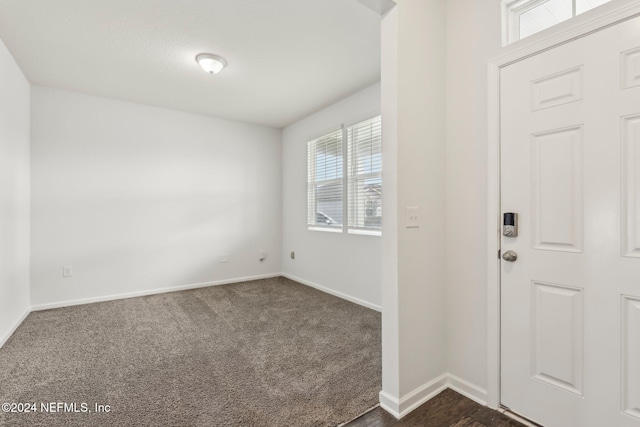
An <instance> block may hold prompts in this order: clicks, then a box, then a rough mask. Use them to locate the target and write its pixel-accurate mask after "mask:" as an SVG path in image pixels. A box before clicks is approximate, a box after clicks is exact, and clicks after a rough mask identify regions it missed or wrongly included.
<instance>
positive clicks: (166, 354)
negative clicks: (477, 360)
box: [0, 278, 381, 427]
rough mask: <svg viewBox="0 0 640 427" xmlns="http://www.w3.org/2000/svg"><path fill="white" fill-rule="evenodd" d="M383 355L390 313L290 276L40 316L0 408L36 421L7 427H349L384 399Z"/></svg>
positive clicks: (24, 335)
mask: <svg viewBox="0 0 640 427" xmlns="http://www.w3.org/2000/svg"><path fill="white" fill-rule="evenodd" d="M380 357H381V350H380V314H379V313H377V312H375V311H373V310H369V309H367V308H364V307H361V306H358V305H355V304H352V303H350V302H347V301H344V300H342V299H339V298H336V297H333V296H331V295H328V294H325V293H323V292H320V291H316V290H315V289H312V288H309V287H307V286H304V285H301V284H298V283H296V282H293V281H291V280H288V279H285V278H276V279H266V280H259V281H253V282H245V283H239V284H232V285H224V286H215V287H209V288H202V289H195V290H189V291H182V292H173V293H167V294H161V295H152V296H146V297H139V298H132V299H126V300H119V301H109V302H102V303H95V304H88V305H82V306H75V307H66V308H61V309H55V310H48V311H41V312H34V313H31V314H30V315H29V316H28V317H27V319H26V320H25V321H24V323H23V324H22V325H21V326H20V327H19V328H18V330H17V331H16V332H15V334H14V335H13V336H12V337H11V338H10V339H9V341H8V342H7V343H6V344H5V346H4V347H3V348H2V349H0V403H4V402H20V403H27V402H30V403H35V404H36V408H37V412H36V413H2V412H0V426H7V427H8V426H51V427H56V426H92V427H96V426H181V427H187V426H207V427H210V426H236V425H237V426H239V425H242V426H331V425H338V424H340V423H342V422H346V421H349V420H350V419H352V418H354V417H356V416H357V415H359V414H361V413H362V412H364V411H365V410H367V409H368V408H370V407H372V406H374V405H375V404H376V403H377V402H378V392H379V390H380V388H381V377H380V376H381V373H380V370H381V368H380V366H381V365H380V363H381V362H380ZM48 402H56V403H57V402H61V403H67V404H73V403H75V404H76V406H77V410H78V411H82V410H83V409H85V407H83V406H82V403H85V404H87V407H86V408H87V409H88V410H90V411H91V412H86V413H83V412H79V413H69V412H64V406H62V407H61V408H62V409H61V410H62V411H63V412H57V413H42V412H41V410H42V406H41V403H45V406H46V404H47V403H48ZM96 403H97V404H102V405H109V406H110V412H109V413H105V412H102V413H96V412H95V404H96ZM53 406H54V408H56V409H60V408H59V407H58V406H57V405H53ZM67 409H72V406H68V407H67Z"/></svg>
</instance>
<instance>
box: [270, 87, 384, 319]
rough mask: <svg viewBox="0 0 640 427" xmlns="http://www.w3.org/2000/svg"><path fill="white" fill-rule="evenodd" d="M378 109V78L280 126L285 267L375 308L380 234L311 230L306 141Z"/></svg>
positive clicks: (378, 298) (298, 276)
mask: <svg viewBox="0 0 640 427" xmlns="http://www.w3.org/2000/svg"><path fill="white" fill-rule="evenodd" d="M379 114H380V84H375V85H373V86H371V87H368V88H366V89H364V90H362V91H360V92H358V93H356V94H354V95H352V96H350V97H348V98H345V99H343V100H341V101H339V102H337V103H336V104H333V105H331V106H329V107H327V108H325V109H323V110H321V111H319V112H317V113H315V114H313V115H311V116H309V117H306V118H304V119H302V120H300V121H298V122H296V123H294V124H292V125H290V126H288V127H287V128H285V129H284V130H283V132H282V167H283V173H282V188H283V190H282V196H283V199H282V206H283V209H282V214H283V216H282V224H283V228H282V231H283V234H282V250H283V255H282V271H283V272H284V274H285V275H287V276H289V277H291V278H295V279H298V280H300V281H302V282H303V283H308V284H312V285H315V286H317V287H321V288H324V290H326V291H328V292H331V293H334V294H337V295H340V296H343V297H346V298H347V299H351V300H352V301H357V302H359V303H361V304H364V305H367V306H369V307H372V308H376V309H379V307H380V304H381V295H380V265H379V260H380V237H378V236H363V235H353V234H345V233H329V232H322V231H309V230H307V141H309V140H311V139H314V138H316V137H319V136H322V135H324V134H326V133H328V132H331V131H334V130H336V129H339V128H340V126H341V125H342V124H344V125H346V126H349V125H351V124H354V123H357V122H359V121H362V120H365V119H368V118H371V117H374V116H376V115H379ZM291 251H295V253H296V257H295V259H291V258H290V256H289V254H290V252H291Z"/></svg>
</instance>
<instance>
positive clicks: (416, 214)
mask: <svg viewBox="0 0 640 427" xmlns="http://www.w3.org/2000/svg"><path fill="white" fill-rule="evenodd" d="M404 222H405V227H406V228H418V227H420V208H418V207H415V206H407V207H406V209H405V220H404Z"/></svg>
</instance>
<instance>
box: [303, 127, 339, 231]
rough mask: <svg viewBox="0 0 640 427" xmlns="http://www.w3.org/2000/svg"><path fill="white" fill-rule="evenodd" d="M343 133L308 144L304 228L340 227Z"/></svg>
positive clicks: (329, 135)
mask: <svg viewBox="0 0 640 427" xmlns="http://www.w3.org/2000/svg"><path fill="white" fill-rule="evenodd" d="M343 167H344V166H343V156H342V130H337V131H335V132H332V133H330V134H328V135H324V136H322V137H320V138H317V139H314V140H313V141H309V142H308V143H307V225H312V226H318V227H341V226H342V200H343V199H342V194H343V191H342V178H343Z"/></svg>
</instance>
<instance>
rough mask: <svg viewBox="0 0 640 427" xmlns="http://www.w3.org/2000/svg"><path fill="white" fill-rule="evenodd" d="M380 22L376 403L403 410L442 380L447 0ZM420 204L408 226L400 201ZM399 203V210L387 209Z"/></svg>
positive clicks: (406, 8) (405, 1) (409, 4)
mask: <svg viewBox="0 0 640 427" xmlns="http://www.w3.org/2000/svg"><path fill="white" fill-rule="evenodd" d="M397 3H398V5H397V6H396V7H395V8H394V10H392V11H391V12H390V13H389V14H388V15H387V16H386V17H385V18H384V20H383V26H382V34H383V36H382V37H383V38H382V46H383V47H382V61H383V69H382V73H383V74H382V100H383V102H382V114H383V123H382V125H383V140H384V148H383V150H384V151H383V156H384V164H383V173H384V177H385V180H388V181H386V182H387V184H389V183H390V182H391V183H392V184H391V185H387V184H385V192H386V193H385V200H386V201H388V200H394V201H397V202H396V203H394V202H390V203H388V204H387V205H386V206H387V209H386V210H385V211H384V213H383V215H384V218H385V222H384V225H383V233H384V234H383V246H384V249H383V250H384V256H383V258H382V267H383V272H382V277H383V283H382V287H383V291H382V292H383V301H382V305H383V316H382V344H383V353H382V373H383V375H382V388H383V390H382V392H381V394H380V398H381V404H382V405H384V407H385V408H387V409H390V410H391V411H392V412H394V413H395V414H399V415H403V414H404V413H405V412H406V411H408V410H410V409H412V408H413V407H414V405H416V404H418V403H419V402H421V401H423V400H424V399H426V398H428V397H429V396H430V395H431V393H435V392H437V391H438V390H439V389H441V388H442V387H444V386H445V385H446V379H444V377H443V375H444V374H445V371H446V338H445V332H446V331H445V279H446V278H445V254H444V250H443V248H444V245H445V182H444V178H445V105H446V103H445V102H446V99H445V15H446V13H445V12H446V10H445V7H446V1H445V0H428V1H425V0H399V1H398V2H397ZM410 206H415V207H419V208H420V215H419V217H420V227H419V228H406V227H405V224H404V218H405V208H406V207H410ZM389 209H395V212H389Z"/></svg>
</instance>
